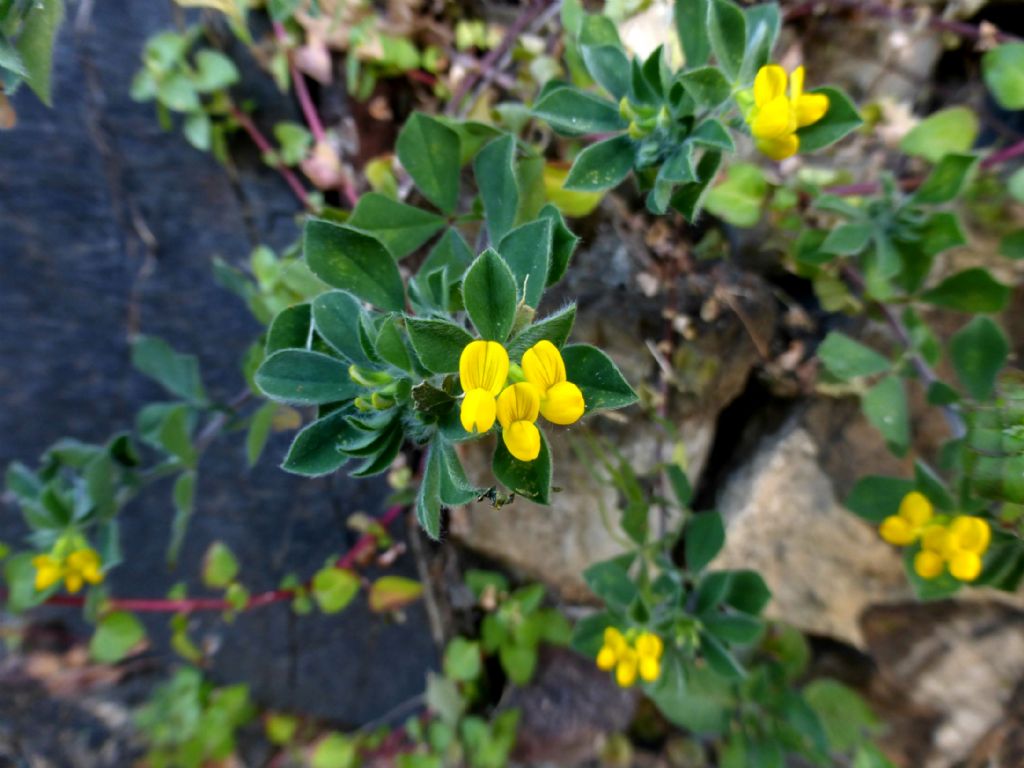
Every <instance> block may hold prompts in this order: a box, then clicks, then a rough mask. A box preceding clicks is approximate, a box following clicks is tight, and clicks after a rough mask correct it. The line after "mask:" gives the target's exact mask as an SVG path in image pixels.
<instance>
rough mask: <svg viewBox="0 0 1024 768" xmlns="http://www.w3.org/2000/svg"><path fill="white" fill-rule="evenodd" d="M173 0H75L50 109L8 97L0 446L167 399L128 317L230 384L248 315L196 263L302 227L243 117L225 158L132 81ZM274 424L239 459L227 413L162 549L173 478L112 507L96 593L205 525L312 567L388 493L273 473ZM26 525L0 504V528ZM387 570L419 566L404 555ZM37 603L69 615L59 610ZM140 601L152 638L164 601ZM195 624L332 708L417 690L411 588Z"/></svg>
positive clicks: (237, 669) (218, 669)
mask: <svg viewBox="0 0 1024 768" xmlns="http://www.w3.org/2000/svg"><path fill="white" fill-rule="evenodd" d="M174 17H175V10H174V6H173V4H171V3H138V2H130V1H129V0H115V1H114V2H109V3H95V4H92V3H83V4H79V5H73V6H72V7H71V16H70V18H69V20H68V22H67V23H66V24H65V25H64V27H63V28H62V30H61V33H60V38H59V42H58V46H57V59H56V70H55V79H54V82H55V94H54V104H55V107H54V109H52V110H50V109H46V108H45V107H43V106H41V105H40V104H38V103H37V102H35V101H34V100H33V98H31V95H30V94H29V93H28V92H27V90H26V91H23V92H22V93H19V94H18V96H17V98H16V100H15V106H16V107H17V109H18V111H19V124H18V127H17V128H16V129H15V130H14V131H11V132H5V133H4V135H3V138H2V141H0V200H2V201H3V202H2V204H0V231H2V232H3V236H2V237H0V252H2V256H3V263H4V266H3V278H2V279H0V314H2V315H3V317H5V318H6V319H7V323H8V332H6V333H2V334H0V358H2V359H3V361H4V362H3V365H2V366H0V393H2V395H0V402H2V405H3V407H2V408H0V434H2V435H3V440H0V465H6V464H7V463H8V462H9V461H12V460H15V459H18V460H21V461H26V462H28V463H32V462H34V460H35V459H36V457H37V456H38V455H39V454H40V452H41V451H42V450H43V449H44V448H45V447H46V446H47V445H49V444H50V443H52V442H53V441H54V440H56V439H57V438H59V437H61V436H65V435H67V436H72V437H76V438H79V439H83V440H90V441H100V440H103V439H105V438H106V437H107V436H108V435H109V434H111V433H113V432H116V431H119V430H123V429H126V428H130V426H131V424H132V421H133V418H134V414H135V412H136V411H137V410H138V409H139V408H140V407H141V406H142V405H144V404H145V403H147V402H151V401H154V400H160V399H165V398H166V397H167V395H166V394H165V393H163V392H162V391H161V390H160V389H159V388H158V387H157V386H156V385H154V384H153V383H152V382H150V381H148V380H147V379H145V378H144V377H143V376H141V375H139V374H137V373H135V372H134V371H133V370H132V368H131V366H130V363H129V351H128V338H129V336H130V334H131V333H133V332H136V331H138V330H141V331H143V332H145V333H151V334H155V335H159V336H161V337H163V338H165V339H167V340H168V341H169V342H170V343H171V344H172V345H174V346H175V347H176V348H178V349H180V350H182V351H188V352H194V353H196V354H198V356H199V358H200V361H201V365H202V371H203V376H204V379H205V382H206V385H207V388H208V390H209V391H210V392H211V394H212V395H213V396H214V397H217V398H222V399H224V400H227V399H230V398H231V397H232V396H233V395H234V394H235V393H236V392H237V391H238V390H239V389H240V388H241V386H242V378H241V375H240V372H239V361H240V358H241V355H242V353H243V351H244V350H245V347H246V346H247V345H248V344H249V343H250V342H251V341H252V340H253V338H254V337H255V336H256V335H257V334H258V333H259V331H260V328H259V326H258V324H257V323H256V322H255V321H254V320H252V318H251V317H250V316H249V314H248V312H247V310H246V309H245V307H244V306H243V305H242V303H241V302H240V301H238V300H236V299H235V298H234V297H233V296H232V295H230V294H229V293H227V292H226V291H225V290H223V289H222V288H220V287H218V286H217V285H216V284H215V283H214V282H213V280H212V271H211V259H212V257H213V256H215V255H219V256H221V257H223V258H225V259H226V260H228V261H229V262H232V263H235V264H242V263H244V262H245V261H246V260H247V258H248V253H249V251H250V249H251V248H252V247H253V245H255V244H256V243H258V242H266V243H268V244H270V245H272V246H274V247H276V248H280V247H283V246H285V245H286V244H288V243H289V242H290V241H291V240H292V239H294V238H295V237H297V235H298V230H297V228H296V227H295V224H294V216H295V213H296V211H297V204H296V202H295V200H294V198H293V197H292V196H291V193H290V192H289V190H288V188H287V187H286V186H285V185H284V183H283V182H282V181H281V179H280V178H279V177H278V176H277V175H276V174H275V173H274V172H273V171H272V170H270V169H269V168H266V167H265V166H263V165H262V164H261V163H260V162H259V159H258V157H257V156H256V153H255V152H253V151H251V150H250V149H249V148H248V145H247V143H246V142H247V140H246V139H245V137H244V136H242V135H239V137H238V139H237V140H236V142H235V145H233V147H232V152H233V155H234V157H235V160H236V164H237V169H236V171H235V172H234V180H232V173H229V172H227V171H225V169H224V168H222V167H221V166H219V165H218V164H217V163H216V162H215V161H214V160H213V159H212V158H211V157H210V156H208V155H204V154H202V153H199V152H197V151H195V150H194V149H192V148H191V147H190V146H188V145H187V144H186V142H185V141H184V139H183V138H182V137H181V136H180V132H179V131H176V132H175V133H170V134H168V133H164V132H163V131H161V130H160V128H159V125H158V123H157V119H156V116H155V114H154V111H153V108H152V105H140V104H135V103H134V102H132V101H131V99H130V98H129V95H128V91H129V83H130V81H131V77H132V75H133V74H134V71H135V70H136V68H137V65H138V62H139V57H140V52H141V48H142V45H143V43H144V40H145V38H146V37H147V36H148V35H150V34H153V33H155V32H156V31H158V30H163V29H171V28H174V26H175V18H174ZM250 81H251V83H253V84H255V85H254V86H250V85H248V84H247V85H246V86H245V88H246V89H248V88H251V87H255V88H258V89H264V90H256V91H249V92H247V93H245V94H239V95H241V96H242V97H243V98H244V97H246V96H253V97H255V98H256V101H257V103H258V104H259V110H258V112H257V114H256V119H257V121H258V122H259V123H260V124H261V125H262V126H264V127H265V128H267V129H268V130H269V128H270V126H272V125H273V122H274V121H275V120H277V119H281V118H282V117H285V116H288V117H292V118H294V117H295V110H294V109H293V106H292V104H291V102H290V100H289V99H288V98H287V97H283V96H281V95H280V94H278V93H277V91H276V88H275V87H274V85H273V84H272V82H271V81H270V80H269V78H267V77H265V76H262V75H258V76H254V77H253V78H249V80H247V83H248V82H250ZM287 441H288V436H285V435H280V436H276V437H275V438H274V439H273V440H272V442H271V444H270V445H269V446H268V448H267V451H266V454H265V455H264V457H263V460H262V461H261V462H260V464H259V466H258V467H257V468H255V469H254V470H252V471H249V470H248V469H247V468H246V466H245V456H244V447H243V441H241V440H240V439H239V436H238V435H237V434H234V435H232V436H230V437H229V438H227V439H225V440H222V441H221V442H219V443H215V444H214V445H213V446H212V447H211V449H210V450H209V451H208V452H207V453H206V454H204V456H203V459H202V464H201V468H200V479H199V487H198V494H197V498H198V505H197V511H196V514H195V516H194V518H193V521H192V525H191V528H190V530H189V534H188V537H187V539H186V543H185V547H184V550H183V553H182V557H181V559H180V562H179V564H178V566H177V568H176V569H174V570H173V571H168V569H167V568H166V567H165V566H164V565H163V563H164V548H165V546H166V541H167V536H168V531H169V526H170V521H171V517H172V515H173V509H172V505H171V500H170V488H169V487H168V486H167V485H159V486H157V487H155V488H153V489H152V490H151V491H148V492H147V493H146V494H145V495H144V496H142V497H141V498H139V499H137V500H136V501H135V502H133V503H132V504H131V505H130V506H129V507H128V508H127V509H126V511H125V512H124V514H123V517H122V528H121V536H122V544H123V548H124V550H125V551H126V552H127V553H128V558H127V562H126V563H125V564H124V565H123V566H121V567H119V568H118V569H116V570H115V571H114V572H113V573H112V575H111V577H110V585H111V589H112V592H113V594H115V595H125V596H129V595H130V596H147V597H158V596H162V595H163V594H165V593H166V591H167V589H168V588H169V587H170V586H171V585H172V584H173V583H175V582H176V581H179V580H188V581H190V582H192V584H193V586H195V582H196V580H197V579H196V577H197V574H198V571H199V568H198V563H199V560H200V558H201V556H202V554H203V552H204V550H205V548H206V546H207V545H208V544H209V542H210V541H212V540H214V539H221V540H223V541H225V542H226V543H227V544H228V545H229V546H230V547H231V548H232V549H233V550H234V551H235V553H236V554H237V555H238V556H239V559H240V560H241V562H242V579H243V581H244V582H245V583H246V585H247V586H249V587H250V588H251V589H253V590H263V589H268V588H272V587H274V586H276V585H277V583H278V582H279V580H280V578H281V577H282V576H283V575H284V574H286V573H288V572H292V571H294V572H296V573H298V574H301V575H302V576H304V577H305V576H308V575H309V574H310V573H312V572H313V571H314V570H315V569H316V568H318V567H319V566H320V565H321V564H322V563H323V562H324V560H325V559H326V558H327V557H329V556H331V555H332V554H337V553H339V552H341V551H344V550H345V549H346V548H347V547H349V546H350V545H351V544H352V542H353V541H354V539H355V536H356V534H355V533H354V532H352V531H350V530H348V529H347V527H346V526H345V524H344V521H345V518H346V517H347V516H348V515H349V514H350V513H352V512H355V511H359V510H362V511H366V512H368V513H372V514H376V513H379V512H381V511H383V508H382V505H383V500H384V497H385V495H386V493H387V487H386V486H385V485H384V483H383V482H381V481H379V480H378V481H369V482H354V481H350V480H349V479H347V478H345V477H338V478H333V479H324V480H316V481H306V480H301V479H298V478H295V477H291V476H288V475H286V474H284V473H283V472H281V471H279V470H278V469H277V467H276V465H277V463H278V462H279V461H280V459H281V457H282V456H283V453H284V451H285V449H286V447H287ZM397 533H398V535H399V536H404V530H399V531H397ZM23 534H24V528H23V526H22V525H21V522H20V520H19V517H18V515H17V514H16V513H15V511H14V509H13V508H11V507H8V506H4V507H3V514H2V515H0V540H3V541H7V542H12V543H14V542H20V540H21V537H22V535H23ZM395 572H396V573H399V574H402V575H405V576H410V577H413V578H415V577H416V569H415V567H414V564H413V562H412V559H411V557H410V556H406V557H404V558H402V559H401V560H400V561H399V563H398V565H397V567H396V570H395ZM48 615H50V616H52V617H60V618H62V619H64V620H67V621H70V622H74V621H75V620H76V619H75V614H74V612H72V611H67V610H62V611H52V612H48ZM146 622H147V626H148V628H149V629H150V631H151V634H152V635H153V637H154V638H155V640H156V642H157V648H158V649H159V650H163V649H164V644H163V642H164V639H165V637H166V618H165V617H161V616H148V617H146ZM79 630H80V631H84V628H81V627H79ZM195 634H196V636H197V637H198V638H201V639H202V638H208V639H210V642H211V645H212V647H215V648H216V649H218V650H217V652H216V653H215V654H214V664H213V668H212V670H211V674H212V676H213V677H214V679H216V680H220V681H224V680H227V681H237V680H247V681H250V682H251V683H252V685H253V692H254V695H255V696H256V698H257V699H258V700H259V701H261V702H262V703H264V704H267V705H270V706H274V707H281V708H289V709H294V710H297V711H299V712H308V713H310V714H314V715H317V716H321V717H329V718H332V719H333V720H335V721H336V722H337V723H339V724H351V725H355V724H358V723H360V722H364V721H366V720H369V719H373V718H376V717H379V716H380V715H381V714H382V713H384V712H387V711H389V710H390V709H391V708H392V707H394V706H395V705H396V704H398V703H400V702H402V701H405V700H406V699H408V698H410V697H411V696H414V695H416V694H418V693H420V692H421V691H422V689H423V682H424V675H425V671H426V669H427V668H428V667H431V666H434V665H435V663H436V651H435V649H434V647H433V643H432V641H431V639H430V637H431V635H430V631H429V628H428V627H427V623H426V618H425V614H424V611H423V609H422V606H414V607H413V608H412V609H411V610H410V611H409V612H408V620H407V622H406V624H404V625H397V624H395V623H393V622H391V621H388V620H384V619H380V618H378V617H375V616H372V615H370V614H369V613H368V611H367V610H366V609H365V608H364V607H363V602H362V600H359V601H357V604H356V605H355V606H354V607H353V608H352V610H350V611H349V612H346V613H345V614H343V615H340V616H334V617H323V616H310V617H303V618H297V617H293V616H291V615H290V612H289V610H288V608H287V607H286V606H285V605H276V606H273V607H269V608H266V609H262V610H260V611H255V612H253V613H251V614H249V615H246V616H245V617H242V618H240V619H239V620H238V621H236V622H235V623H234V624H232V625H225V624H224V623H223V622H221V621H220V620H219V617H216V616H204V617H202V618H197V619H196V628H195ZM161 658H164V659H166V658H168V657H166V656H161ZM0 698H3V697H2V696H0ZM5 717H6V715H5V714H0V721H2V720H4V719H5ZM0 727H2V726H0Z"/></svg>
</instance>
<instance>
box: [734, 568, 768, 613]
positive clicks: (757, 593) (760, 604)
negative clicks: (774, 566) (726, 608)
mask: <svg viewBox="0 0 1024 768" xmlns="http://www.w3.org/2000/svg"><path fill="white" fill-rule="evenodd" d="M728 573H729V585H728V586H729V588H728V591H727V592H726V595H725V603H726V605H731V606H732V607H733V608H735V609H736V610H737V611H743V613H749V614H750V615H751V616H757V615H759V614H760V613H761V611H763V610H764V608H765V606H766V605H768V603H769V601H770V600H771V599H772V591H771V590H770V589H768V585H767V584H765V581H764V578H763V577H762V576H761V574H759V573H758V572H757V571H729V572H728Z"/></svg>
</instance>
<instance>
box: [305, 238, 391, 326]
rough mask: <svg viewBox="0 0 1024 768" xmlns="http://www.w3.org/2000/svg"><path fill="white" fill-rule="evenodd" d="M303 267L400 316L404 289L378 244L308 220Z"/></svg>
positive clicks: (372, 240) (328, 282)
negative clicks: (305, 265)
mask: <svg viewBox="0 0 1024 768" xmlns="http://www.w3.org/2000/svg"><path fill="white" fill-rule="evenodd" d="M303 250H304V253H305V255H306V263H307V264H308V265H309V268H310V269H311V270H312V271H313V274H315V275H316V276H317V277H319V278H320V279H321V280H323V281H324V282H325V283H327V284H328V285H330V286H332V287H334V288H341V289H342V290H345V291H348V292H349V293H351V294H353V295H354V296H356V297H358V298H360V299H362V300H364V301H367V302H369V303H370V304H374V305H375V306H378V307H380V308H381V309H389V310H392V311H395V312H401V311H402V309H403V308H404V307H405V289H404V287H403V285H402V277H401V275H400V274H399V272H398V265H397V264H396V263H395V260H394V259H393V258H391V255H390V254H389V253H388V252H387V250H386V249H385V248H384V246H383V245H381V243H380V241H378V240H376V239H374V238H372V237H370V236H369V235H364V234H363V233H362V232H358V231H356V230H354V229H351V228H349V227H345V226H340V225H338V224H335V223H333V222H330V221H326V220H324V219H308V220H307V221H306V228H305V232H304V236H303Z"/></svg>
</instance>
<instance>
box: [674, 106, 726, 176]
mask: <svg viewBox="0 0 1024 768" xmlns="http://www.w3.org/2000/svg"><path fill="white" fill-rule="evenodd" d="M690 141H691V142H693V143H694V144H699V145H700V146H703V147H711V148H712V149H721V150H724V151H726V152H735V151H736V145H735V144H734V143H733V140H732V135H731V134H730V133H729V131H728V130H726V128H725V126H724V125H722V123H721V122H719V121H718V120H715V119H709V120H705V121H704V122H703V123H701V124H700V125H699V126H697V128H696V130H694V132H693V133H691V134H690ZM695 180H696V177H691V178H690V179H686V181H695Z"/></svg>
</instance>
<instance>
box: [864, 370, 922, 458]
mask: <svg viewBox="0 0 1024 768" xmlns="http://www.w3.org/2000/svg"><path fill="white" fill-rule="evenodd" d="M861 406H862V407H863V409H864V415H865V416H866V417H867V420H868V421H869V422H871V423H872V424H873V425H874V426H875V428H876V429H877V430H878V431H879V432H881V433H882V437H884V438H885V441H886V442H887V443H888V444H889V447H890V449H891V450H892V451H893V453H895V454H897V455H899V456H902V455H903V454H904V453H905V452H906V450H907V448H908V446H909V445H910V414H909V409H908V407H907V393H906V391H905V390H904V388H903V382H902V381H901V380H900V379H899V377H897V376H886V377H885V378H884V379H882V380H881V381H879V382H878V383H877V384H875V386H873V387H871V389H869V390H868V391H867V392H866V393H865V394H864V398H863V401H862V403H861Z"/></svg>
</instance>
